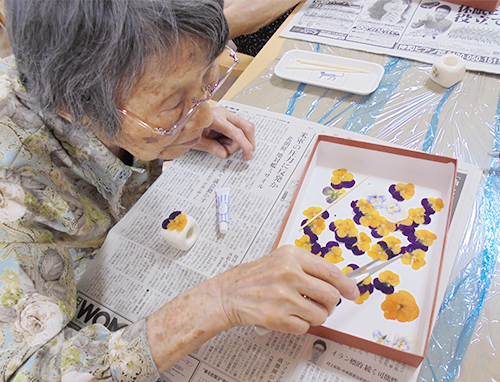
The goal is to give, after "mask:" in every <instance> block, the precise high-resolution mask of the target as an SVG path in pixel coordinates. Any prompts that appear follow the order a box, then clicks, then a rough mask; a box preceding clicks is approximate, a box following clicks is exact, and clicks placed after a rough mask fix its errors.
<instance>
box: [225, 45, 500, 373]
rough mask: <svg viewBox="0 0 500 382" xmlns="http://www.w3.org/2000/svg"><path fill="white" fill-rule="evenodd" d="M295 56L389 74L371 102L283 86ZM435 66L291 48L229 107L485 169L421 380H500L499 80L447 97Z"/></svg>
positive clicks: (480, 78) (471, 75) (470, 84)
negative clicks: (279, 66)
mask: <svg viewBox="0 0 500 382" xmlns="http://www.w3.org/2000/svg"><path fill="white" fill-rule="evenodd" d="M290 49H303V50H310V51H316V52H323V53H330V54H338V55H342V56H346V57H353V58H357V59H362V60H363V59H364V60H369V61H374V62H377V63H379V64H381V65H382V66H384V67H385V75H384V76H383V78H382V81H381V83H380V85H379V87H378V89H377V90H376V91H375V92H374V93H372V94H370V95H366V96H360V95H353V94H346V93H343V92H339V91H335V90H328V89H323V88H319V87H315V86H310V85H305V84H299V83H296V82H292V81H286V80H282V79H280V78H279V77H277V76H276V75H274V66H275V65H276V63H277V62H278V60H279V58H280V57H281V56H282V55H283V54H284V53H285V52H286V51H288V50H290ZM430 71H431V65H429V64H424V63H420V62H415V61H411V60H406V59H401V58H396V57H390V56H384V55H375V54H371V53H366V52H360V51H354V50H349V49H344V48H337V47H332V46H327V45H323V44H316V43H308V42H303V41H295V40H286V41H285V43H284V45H283V47H282V49H281V51H280V52H279V53H278V55H277V58H276V59H275V60H274V61H273V62H271V63H270V64H269V65H268V67H267V68H266V69H265V70H264V71H263V72H262V73H261V74H260V75H259V76H257V77H256V78H255V79H254V80H253V81H252V82H251V83H249V84H248V85H247V86H246V87H245V88H244V89H243V90H242V91H241V92H239V93H238V94H236V95H235V96H234V97H233V98H232V99H231V100H232V101H236V102H241V103H244V104H251V105H253V106H257V107H260V108H262V109H266V110H271V111H276V112H280V113H285V114H287V115H292V116H295V117H297V118H302V119H306V120H310V121H314V122H318V123H321V124H323V125H325V126H331V127H336V128H341V129H345V130H350V131H355V132H358V133H360V134H366V135H369V136H372V137H376V138H379V139H382V140H384V141H388V142H391V143H396V144H400V145H402V146H404V147H407V148H411V149H416V150H422V151H425V152H429V153H433V154H439V155H445V156H451V157H455V158H457V159H458V160H460V161H462V162H466V163H471V164H474V165H476V166H479V167H481V168H482V169H483V171H484V176H483V181H482V184H481V186H480V187H479V189H478V192H477V194H476V199H475V202H474V209H473V211H472V213H471V216H470V219H469V221H468V225H467V230H466V233H465V235H464V238H463V242H462V245H461V248H460V250H459V253H458V254H457V258H456V261H455V264H454V268H453V271H452V275H451V278H450V282H449V286H448V288H447V291H446V294H445V297H444V300H443V304H442V306H441V307H440V311H439V315H438V319H437V322H436V325H435V328H434V330H433V333H432V336H431V341H430V344H429V348H428V352H427V357H426V359H425V360H424V362H423V363H422V368H421V371H420V375H419V381H425V382H430V381H454V380H456V381H472V380H475V381H482V382H485V381H500V368H498V366H497V365H498V364H499V362H500V354H499V351H500V327H499V326H500V322H499V314H498V313H499V312H500V267H499V266H498V253H499V249H500V217H499V212H498V211H500V176H499V175H500V160H499V159H498V158H494V157H492V156H491V155H489V152H491V151H498V150H500V127H499V126H500V97H499V96H500V77H499V76H497V75H492V74H486V73H477V72H467V73H466V75H465V77H464V79H463V80H462V81H461V82H459V83H458V84H456V85H454V86H452V87H451V88H449V89H445V88H443V87H441V86H439V85H437V84H436V83H434V82H433V81H432V80H430V78H429V73H430Z"/></svg>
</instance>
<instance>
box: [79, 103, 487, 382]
mask: <svg viewBox="0 0 500 382" xmlns="http://www.w3.org/2000/svg"><path fill="white" fill-rule="evenodd" d="M223 105H224V106H226V107H227V108H229V109H230V110H232V111H233V112H235V113H236V114H238V115H240V116H242V117H244V118H246V119H247V120H249V121H252V122H253V123H254V124H255V125H256V140H257V145H258V148H259V149H258V150H257V151H256V152H255V156H254V159H253V160H252V161H244V160H243V159H242V157H241V153H239V154H234V155H232V156H231V157H229V158H227V159H224V160H222V159H218V158H216V157H213V156H210V155H209V154H207V153H203V152H199V151H194V150H192V151H190V152H189V153H187V154H186V155H184V156H183V157H181V158H179V159H177V160H175V161H173V162H172V163H170V165H168V166H167V167H166V169H165V171H164V172H163V174H162V175H161V176H160V177H159V178H158V179H157V180H156V182H155V183H154V184H153V185H152V186H151V187H150V188H149V189H148V190H147V192H146V193H145V194H144V195H143V196H142V197H141V198H140V200H139V201H138V202H137V203H136V204H135V205H134V207H133V208H132V209H131V210H130V211H129V212H128V213H127V214H126V215H125V217H124V218H123V219H122V220H120V221H119V222H118V223H117V224H116V225H115V226H114V227H113V228H112V229H111V231H110V232H109V234H108V236H107V238H106V241H105V243H104V244H103V246H102V248H101V249H100V251H99V253H98V255H97V256H96V258H95V259H94V260H93V261H92V263H91V265H90V266H89V268H88V269H87V271H86V272H85V273H84V274H83V276H82V277H81V279H80V281H79V282H78V285H77V289H78V297H77V311H76V315H75V319H74V320H73V322H72V323H71V326H72V327H74V328H76V329H78V328H82V327H85V326H88V325H91V324H96V323H99V324H102V325H104V326H106V327H107V328H108V329H110V330H118V329H119V328H121V327H123V326H125V325H129V324H130V323H132V322H135V321H137V320H139V319H141V318H142V317H146V316H148V315H149V314H151V313H153V312H154V311H155V310H157V309H158V308H160V307H161V306H162V305H164V304H165V303H167V302H168V301H170V300H172V299H173V298H174V297H175V296H177V295H178V294H180V293H182V292H184V291H185V290H187V289H190V288H192V287H194V286H195V285H197V284H199V283H201V282H203V281H204V280H206V279H208V278H211V277H213V276H215V275H217V274H219V273H221V272H223V271H225V270H226V269H229V268H231V267H234V266H235V265H237V264H241V263H243V262H247V261H252V260H254V259H257V258H259V257H261V256H263V255H265V254H267V253H269V252H270V251H271V250H272V247H273V245H274V242H275V240H276V237H277V234H278V230H279V227H280V225H281V224H282V221H283V219H284V216H285V214H286V212H287V209H288V206H289V205H290V202H291V200H292V197H293V194H294V191H295V189H296V187H297V185H298V183H299V180H300V176H301V174H302V172H303V169H304V166H305V162H306V160H307V158H308V155H309V153H310V152H311V150H312V147H313V145H314V142H315V140H316V137H317V135H318V134H321V133H329V134H331V135H332V134H334V135H337V136H341V137H345V138H352V139H356V138H357V139H371V140H374V139H373V138H369V137H363V136H361V135H359V134H357V133H354V132H349V131H345V130H338V132H335V133H334V132H333V131H331V130H328V131H325V129H329V128H328V127H325V126H322V125H319V124H316V123H313V122H309V121H304V120H299V119H297V118H293V117H289V116H286V115H282V114H277V113H272V112H268V111H265V110H260V109H256V108H252V107H250V106H245V105H241V104H238V103H234V102H225V103H224V104H223ZM336 131H337V129H336ZM478 171H479V172H477V171H476V168H475V167H471V168H469V169H465V170H464V169H461V172H463V174H464V175H463V177H462V178H461V179H462V180H461V181H460V182H459V183H460V184H461V185H460V187H459V188H458V189H459V190H460V191H459V192H458V195H457V202H458V207H457V212H456V214H459V215H460V214H468V213H469V211H470V210H471V205H468V204H467V203H469V202H471V201H472V200H473V199H474V198H473V197H471V195H475V192H476V189H477V186H478V180H477V175H478V174H479V175H480V174H481V171H480V170H478ZM474 179H476V180H474ZM218 187H230V190H231V191H230V193H231V199H230V206H229V208H230V209H229V216H230V218H229V231H228V233H227V234H226V235H223V236H221V235H219V234H218V222H217V206H216V197H215V189H216V188H218ZM177 209H180V210H182V211H186V213H187V214H189V215H191V216H194V217H196V220H197V221H198V222H199V225H200V227H201V231H200V236H199V237H198V240H197V241H196V243H195V244H194V246H193V247H192V248H191V249H190V250H189V251H179V250H176V249H175V248H173V247H170V246H168V245H166V244H165V242H164V240H163V238H162V236H161V233H160V231H161V222H162V220H163V219H164V218H165V216H168V215H169V214H170V213H171V211H173V210H177ZM465 221H467V219H466V218H464V217H463V216H458V218H456V219H454V220H453V222H454V223H453V224H457V223H460V222H465ZM464 229H465V226H463V227H461V226H457V225H455V226H453V229H452V230H451V232H453V233H454V235H451V236H449V239H448V240H449V241H450V242H454V246H450V248H451V250H450V251H447V253H446V256H448V257H449V259H450V261H448V262H447V263H448V264H449V265H450V266H451V265H452V264H453V258H454V257H455V255H456V248H457V247H458V246H459V244H460V242H461V236H462V233H463V230H464ZM449 271H451V269H450V270H448V271H447V270H444V273H445V274H446V273H447V272H449ZM442 280H443V286H442V287H441V288H440V290H441V291H442V292H443V293H444V289H445V287H446V285H447V280H448V277H447V276H444V277H443V278H442ZM417 375H418V369H416V368H414V367H411V366H408V365H404V364H402V363H399V362H396V361H393V360H390V359H387V358H384V357H380V356H377V355H374V354H371V353H368V352H366V351H363V350H360V349H355V348H352V347H349V346H347V345H343V344H339V343H335V342H333V341H329V340H327V339H323V338H320V337H317V336H314V335H311V334H304V335H300V336H297V335H292V334H286V333H280V332H275V331H270V332H268V333H266V334H264V335H259V334H258V333H257V331H256V330H255V328H254V327H238V328H234V329H232V330H229V331H226V332H222V333H220V334H219V335H217V336H216V337H214V338H212V339H211V340H210V341H208V342H207V343H205V344H204V345H202V346H201V347H200V348H198V349H197V350H196V351H194V352H193V353H191V354H190V355H189V356H187V357H185V358H183V359H182V360H180V361H179V362H177V363H176V364H175V365H174V366H172V367H171V368H170V369H168V370H167V371H166V372H164V373H163V376H162V379H161V380H160V381H163V382H166V381H168V382H188V381H189V382H252V381H264V382H278V381H280V382H285V381H286V382H302V381H320V380H321V381H325V382H354V381H362V382H374V381H376V382H378V381H380V382H384V381H390V382H407V381H416V378H417Z"/></svg>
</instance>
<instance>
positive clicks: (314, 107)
mask: <svg viewBox="0 0 500 382" xmlns="http://www.w3.org/2000/svg"><path fill="white" fill-rule="evenodd" d="M329 91H330V90H329V89H326V90H325V92H324V93H323V94H322V95H321V96H320V97H319V98H318V99H317V100H316V101H314V102H313V103H312V105H311V108H310V109H309V111H308V112H307V114H306V116H305V117H304V119H309V117H310V116H311V114H312V112H313V111H314V110H315V109H316V106H318V103H319V101H321V99H322V98H324V97H325V96H326V95H327V94H328V92H329Z"/></svg>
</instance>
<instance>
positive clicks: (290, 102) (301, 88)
mask: <svg viewBox="0 0 500 382" xmlns="http://www.w3.org/2000/svg"><path fill="white" fill-rule="evenodd" d="M305 87H306V84H302V83H301V84H299V86H298V87H297V90H296V91H295V94H294V95H293V96H292V98H290V99H289V100H288V104H287V108H286V113H285V114H286V115H292V114H293V111H294V110H295V105H297V101H298V100H299V98H301V97H302V96H304V89H305Z"/></svg>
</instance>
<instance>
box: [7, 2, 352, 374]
mask: <svg viewBox="0 0 500 382" xmlns="http://www.w3.org/2000/svg"><path fill="white" fill-rule="evenodd" d="M7 18H8V24H9V36H10V39H11V45H12V49H13V51H14V55H15V59H16V65H17V69H12V68H11V69H6V70H4V72H3V73H1V76H0V81H1V83H0V131H1V137H2V139H1V143H0V153H1V156H0V162H1V167H0V192H1V196H2V198H1V205H0V232H1V239H2V244H1V246H0V256H1V257H0V259H1V260H0V261H1V263H0V281H1V283H0V302H1V306H0V347H1V349H0V378H1V379H2V380H16V381H28V380H30V381H56V380H63V381H91V380H108V381H118V380H120V381H132V380H134V381H155V380H157V379H158V378H159V374H158V373H160V372H162V371H164V370H165V369H167V368H168V367H169V366H171V365H173V364H174V363H175V362H176V361H178V360H179V359H180V358H182V357H184V356H185V355H187V354H188V353H190V352H191V351H193V350H195V349H196V348H197V347H199V346H200V345H201V344H203V343H204V342H205V341H207V340H208V339H210V338H211V337H213V336H214V335H216V334H218V333H220V332H221V331H224V330H227V329H230V328H232V327H235V326H246V325H262V326H265V327H267V328H269V329H273V330H280V331H283V332H289V333H304V332H306V331H307V330H308V328H309V327H310V326H311V325H320V324H321V323H323V322H324V321H325V319H326V317H327V315H328V314H329V313H330V312H331V311H332V310H333V308H334V307H335V305H336V304H337V303H338V301H339V298H340V295H343V296H345V297H346V298H348V299H355V298H357V297H358V289H357V287H356V286H355V285H354V283H353V282H352V281H350V280H349V279H347V277H345V276H344V275H343V274H342V272H340V271H339V270H338V268H336V267H335V266H334V265H332V264H330V263H328V262H327V261H325V260H323V259H321V258H319V257H315V256H311V254H310V253H308V252H306V251H304V250H302V249H300V248H297V247H290V246H287V247H282V248H279V249H277V250H276V251H274V252H273V253H271V254H269V255H267V256H264V257H262V258H261V259H259V260H256V261H254V262H251V263H245V264H241V265H238V266H236V267H235V268H233V269H230V270H228V271H227V272H225V273H224V274H222V275H220V276H217V277H214V278H213V279H211V280H208V281H206V282H204V283H202V284H200V285H199V286H197V287H195V288H193V289H191V290H189V291H187V292H185V293H183V294H181V295H179V296H178V297H177V298H175V299H173V300H172V301H170V302H169V303H167V304H166V305H164V306H163V307H162V308H160V309H159V310H158V311H156V312H154V313H153V314H151V315H150V316H149V317H146V318H144V319H142V320H140V321H138V322H136V323H135V324H133V325H131V326H129V327H127V328H124V329H121V330H119V331H116V332H113V333H110V332H109V331H107V329H106V328H105V327H103V326H101V325H92V326H89V327H86V328H83V329H82V330H80V331H75V330H72V329H70V328H69V327H67V325H68V323H69V321H70V320H71V319H72V318H73V316H74V314H75V309H76V307H75V306H76V290H75V282H76V280H77V278H78V276H79V275H80V274H81V272H82V271H83V269H84V268H85V265H86V264H87V263H88V261H89V259H90V258H91V256H92V253H93V251H94V250H95V249H97V248H98V247H99V245H100V244H101V243H102V242H103V240H104V238H105V236H106V233H107V232H108V230H109V228H110V227H111V226H112V225H113V224H114V223H115V222H116V221H117V220H118V219H120V217H122V216H123V215H124V213H125V212H126V211H127V209H129V208H130V206H131V205H132V204H133V203H134V202H135V201H136V200H137V198H138V197H140V195H141V194H142V193H143V192H144V190H145V189H146V188H147V187H148V186H149V185H150V184H151V182H152V181H153V180H154V179H155V177H156V176H157V175H158V173H159V171H160V168H159V163H158V161H157V160H156V159H173V158H177V157H179V156H181V155H183V154H184V153H185V152H186V151H188V150H189V149H198V150H205V151H208V152H211V153H213V154H215V155H217V156H218V157H221V158H224V157H226V156H227V155H228V154H231V153H234V152H235V151H236V150H239V149H241V150H242V153H243V157H244V158H245V159H251V157H252V152H253V150H254V133H253V125H252V124H250V123H248V122H246V121H244V120H242V119H241V118H238V117H236V116H234V115H232V114H230V113H228V112H227V111H225V110H224V109H222V108H217V109H214V110H210V108H209V107H208V105H207V103H206V102H204V101H206V100H207V99H208V98H210V96H211V94H212V91H213V89H214V87H216V82H217V75H218V73H217V72H218V70H217V66H216V65H215V58H216V57H217V56H218V55H219V54H220V53H221V52H222V51H223V50H224V46H225V43H226V41H227V39H228V25H227V22H226V19H225V17H224V15H223V1H222V0H148V1H145V0H142V1H139V0H135V1H133V0H94V1H88V0H65V1H59V0H44V1H35V0H11V1H7ZM304 297H307V298H304Z"/></svg>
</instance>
